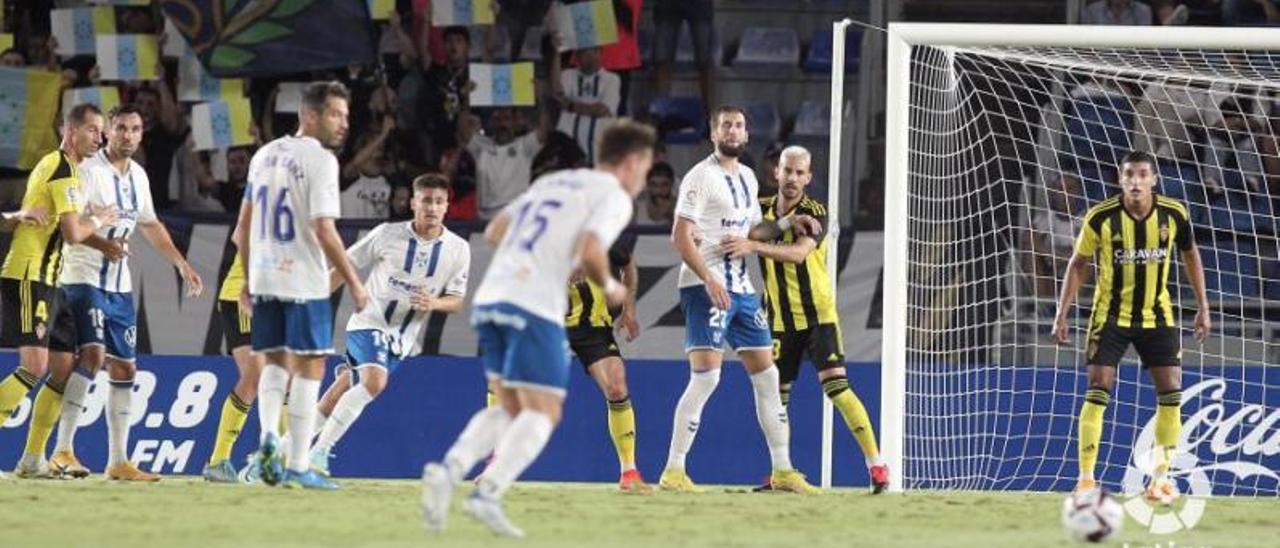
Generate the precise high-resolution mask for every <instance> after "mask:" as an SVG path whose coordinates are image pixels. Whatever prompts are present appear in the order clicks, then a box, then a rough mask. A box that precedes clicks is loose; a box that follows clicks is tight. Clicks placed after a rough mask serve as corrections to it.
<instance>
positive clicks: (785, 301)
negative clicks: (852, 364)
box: [760, 195, 840, 332]
mask: <svg viewBox="0 0 1280 548" xmlns="http://www.w3.org/2000/svg"><path fill="white" fill-rule="evenodd" d="M780 206H781V200H779V198H778V196H777V195H774V196H771V197H768V198H763V199H761V200H760V209H761V210H763V213H764V220H766V221H776V220H778V219H780V218H782V217H786V216H787V215H791V214H802V215H808V216H810V217H813V218H814V219H816V220H817V221H818V222H819V223H821V224H822V230H823V233H824V234H825V233H826V229H827V208H826V206H823V205H822V204H821V203H819V202H818V201H817V200H814V199H813V198H810V197H809V196H804V197H803V198H801V199H800V201H799V202H797V203H796V204H795V205H793V206H791V209H790V210H789V211H778V207H780ZM797 240H798V239H797V238H796V235H795V232H794V231H793V230H787V231H786V232H784V233H783V234H782V236H781V237H780V238H779V239H778V240H775V241H774V242H773V243H775V244H781V245H789V244H793V243H795V242H796V241H797ZM826 240H827V239H826V238H822V239H821V240H819V241H818V246H817V247H816V248H814V250H813V252H811V253H809V256H808V257H805V259H804V262H801V263H799V264H795V263H788V262H785V261H776V260H773V259H770V258H768V257H765V256H764V255H761V256H760V271H761V272H762V273H764V287H765V291H764V300H765V309H766V310H768V311H769V322H770V323H771V324H772V328H773V331H775V332H793V331H803V330H806V329H810V328H813V327H816V326H818V325H822V324H838V323H840V317H839V315H837V314H836V301H835V298H834V296H833V295H832V290H831V276H829V275H828V274H827V251H828V250H827V247H828V246H827V243H826Z"/></svg>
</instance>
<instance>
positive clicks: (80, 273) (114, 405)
mask: <svg viewBox="0 0 1280 548" xmlns="http://www.w3.org/2000/svg"><path fill="white" fill-rule="evenodd" d="M106 134H107V146H106V147H105V148H103V149H101V150H99V151H98V152H97V153H96V154H94V155H93V156H90V157H88V158H86V159H85V160H84V161H83V162H81V163H80V166H79V167H80V191H81V196H82V197H83V199H84V201H85V203H86V204H88V205H89V206H91V207H95V208H114V209H115V210H116V220H115V221H114V222H113V223H111V225H110V226H103V227H101V228H99V229H97V231H96V232H95V233H94V236H93V237H91V238H90V240H86V243H82V244H63V250H62V256H63V263H62V270H61V272H60V274H59V277H58V285H59V287H58V299H59V305H58V306H57V307H55V308H56V309H57V311H56V313H55V318H54V321H53V322H52V325H53V328H52V329H53V333H52V334H51V335H50V344H49V363H50V365H51V373H50V378H49V382H48V383H47V384H46V387H45V388H42V389H41V390H42V391H43V390H53V389H54V388H53V387H58V386H60V387H62V408H61V417H60V418H59V419H58V443H57V446H56V447H55V448H54V453H53V457H52V458H51V459H50V461H49V464H50V467H51V468H52V469H53V470H54V471H56V472H59V473H61V474H62V475H64V476H70V477H84V476H86V475H88V474H89V470H88V469H86V468H85V467H84V466H83V465H82V464H80V462H79V460H78V459H76V456H75V450H74V440H75V433H76V429H77V425H76V423H77V422H78V421H79V419H80V413H81V410H82V409H83V408H84V400H85V395H86V393H87V392H88V389H89V385H91V384H93V377H94V375H96V374H97V372H98V370H99V369H101V368H102V366H103V364H104V363H105V364H106V366H107V373H108V376H109V377H110V378H111V388H110V391H109V392H108V394H107V413H106V415H107V434H108V443H107V447H108V452H107V470H106V473H107V477H108V478H111V479H116V480H128V481H155V480H158V479H160V477H159V476H157V475H155V474H150V473H147V472H143V471H140V470H138V469H137V467H136V466H134V465H133V463H131V462H129V460H128V457H127V452H128V440H129V426H130V425H129V409H130V407H131V405H132V400H133V379H134V377H135V375H136V374H137V363H136V361H135V347H136V344H137V317H136V314H135V311H134V305H133V293H132V291H133V287H132V284H133V281H132V276H131V275H130V272H129V258H128V255H127V252H126V249H127V245H128V241H129V238H130V237H131V236H133V234H134V233H135V232H141V233H142V235H143V237H144V238H146V240H147V241H148V242H149V243H150V244H151V245H152V247H154V248H155V249H156V251H158V252H159V253H160V254H161V255H162V256H164V258H166V259H168V260H169V262H171V263H173V265H174V267H175V268H177V269H178V273H179V274H181V275H182V278H183V280H184V281H185V282H186V286H187V296H188V297H194V296H197V295H199V294H200V292H201V291H202V290H203V286H204V284H203V282H202V281H201V280H200V275H199V274H197V273H196V271H195V269H193V268H191V265H190V264H189V263H187V260H186V259H185V258H184V257H183V256H182V252H181V251H179V250H178V248H177V246H175V245H174V244H173V239H172V238H171V237H170V236H169V231H168V230H167V229H165V227H164V225H163V224H162V223H160V220H159V219H158V218H157V217H156V211H155V206H154V204H153V203H152V201H151V185H150V182H149V181H148V180H147V172H146V171H145V170H143V169H142V166H141V165H139V164H138V163H137V162H135V161H133V159H132V156H133V154H134V153H135V152H137V150H138V148H139V147H140V146H141V143H142V115H141V113H140V112H139V111H138V109H137V108H136V107H133V106H123V107H117V108H116V109H114V110H112V111H111V112H110V113H109V114H108V116H107V132H106ZM91 245H93V246H98V248H95V247H91ZM99 248H103V249H107V250H108V251H109V252H110V254H109V255H108V254H104V253H103V252H102V251H101V250H100V249H99ZM77 353H78V354H79V360H78V367H72V364H73V363H75V362H76V360H75V355H76V354H77ZM37 397H39V396H37ZM28 435H30V436H44V437H45V438H47V436H48V435H49V431H48V430H44V429H42V428H32V429H31V430H30V431H29V432H28ZM40 441H41V442H42V443H41V444H40V445H41V446H43V445H44V444H43V442H44V440H43V439H42V440H40Z"/></svg>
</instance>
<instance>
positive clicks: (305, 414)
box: [287, 377, 320, 472]
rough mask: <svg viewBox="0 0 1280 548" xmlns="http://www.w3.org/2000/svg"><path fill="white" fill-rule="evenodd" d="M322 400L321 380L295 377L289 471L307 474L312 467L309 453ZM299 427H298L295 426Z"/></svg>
mask: <svg viewBox="0 0 1280 548" xmlns="http://www.w3.org/2000/svg"><path fill="white" fill-rule="evenodd" d="M319 398H320V379H304V378H302V377H294V378H293V385H292V386H290V387H289V433H290V434H291V435H290V436H289V445H288V446H287V450H288V451H289V469H290V470H293V471H294V472H306V471H307V469H308V468H310V467H311V459H310V458H308V455H307V452H308V451H309V450H310V449H311V434H312V430H311V429H312V428H314V427H315V421H316V417H315V414H316V403H317V400H318V399H319ZM294 425H297V426H294Z"/></svg>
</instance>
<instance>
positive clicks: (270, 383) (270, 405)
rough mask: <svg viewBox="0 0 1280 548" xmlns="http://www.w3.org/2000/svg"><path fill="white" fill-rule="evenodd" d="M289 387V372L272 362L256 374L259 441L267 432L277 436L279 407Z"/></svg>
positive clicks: (282, 403)
mask: <svg viewBox="0 0 1280 548" xmlns="http://www.w3.org/2000/svg"><path fill="white" fill-rule="evenodd" d="M288 388H289V372H288V371H287V370H285V368H283V367H280V366H278V365H274V364H267V365H266V367H263V368H262V374H261V375H258V428H259V431H260V432H261V434H259V442H261V441H263V440H266V439H267V433H268V432H269V433H272V434H275V435H277V436H279V435H280V432H278V431H277V430H278V429H279V428H280V408H281V407H283V406H284V392H285V390H287V389H288Z"/></svg>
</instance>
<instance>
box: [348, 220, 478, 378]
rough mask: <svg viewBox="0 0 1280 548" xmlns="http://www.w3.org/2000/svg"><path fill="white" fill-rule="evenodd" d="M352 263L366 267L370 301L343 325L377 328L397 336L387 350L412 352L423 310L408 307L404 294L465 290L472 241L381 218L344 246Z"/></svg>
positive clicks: (423, 322) (415, 350)
mask: <svg viewBox="0 0 1280 548" xmlns="http://www.w3.org/2000/svg"><path fill="white" fill-rule="evenodd" d="M347 257H348V258H349V259H351V264H352V265H353V266H355V267H356V268H360V269H364V268H369V269H371V270H370V271H369V277H368V279H366V280H365V287H366V288H367V289H368V291H369V304H368V305H367V306H365V307H364V310H362V311H360V312H357V313H355V314H352V315H351V319H349V320H347V331H356V330H360V329H378V330H381V331H384V332H386V333H388V334H391V335H394V336H395V337H396V339H395V341H394V342H396V343H398V344H392V345H391V346H392V351H394V352H397V354H398V355H399V356H401V357H404V356H412V355H414V354H417V353H418V351H419V348H420V347H421V344H422V329H423V327H425V326H426V323H427V322H426V320H427V316H428V314H424V313H421V312H418V311H416V310H414V309H413V306H412V305H411V304H410V301H409V298H410V296H412V294H413V293H416V292H418V291H419V290H423V289H425V290H426V291H427V292H428V293H430V294H432V295H435V296H437V297H442V296H446V295H455V296H458V297H465V296H466V295H467V275H468V274H469V273H470V271H471V247H470V245H469V244H468V243H467V241H466V240H464V239H462V237H460V236H458V235H457V234H454V233H453V232H451V231H449V229H447V228H446V229H444V232H442V233H441V234H440V237H438V238H435V239H432V240H427V239H424V238H422V237H421V236H418V234H417V233H415V232H414V231H413V221H401V222H394V223H383V224H380V225H378V226H377V227H375V228H374V229H373V230H371V231H369V233H368V234H366V235H365V236H364V237H363V238H360V241H358V242H356V243H355V245H353V246H351V248H350V249H348V250H347Z"/></svg>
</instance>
